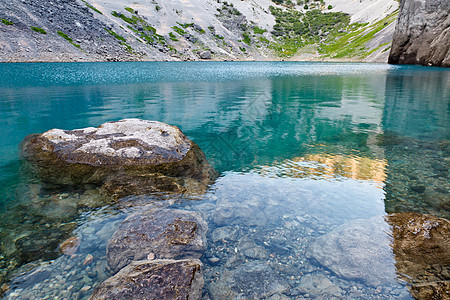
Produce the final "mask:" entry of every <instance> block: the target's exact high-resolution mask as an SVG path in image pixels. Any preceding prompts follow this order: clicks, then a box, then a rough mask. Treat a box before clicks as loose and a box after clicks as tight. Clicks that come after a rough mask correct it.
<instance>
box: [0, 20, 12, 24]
mask: <svg viewBox="0 0 450 300" xmlns="http://www.w3.org/2000/svg"><path fill="white" fill-rule="evenodd" d="M1 20H2V23H3V24H5V25H14V23H13V22H11V21H8V20H5V19H1Z"/></svg>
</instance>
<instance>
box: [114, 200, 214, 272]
mask: <svg viewBox="0 0 450 300" xmlns="http://www.w3.org/2000/svg"><path fill="white" fill-rule="evenodd" d="M207 230H208V225H207V224H206V222H205V221H204V220H203V219H202V218H201V216H200V214H199V213H197V212H190V211H183V210H176V209H151V210H148V211H145V212H142V213H136V214H133V215H130V216H129V217H127V218H126V219H125V220H124V221H123V222H122V224H121V225H120V226H119V228H118V229H117V231H116V232H115V233H114V234H113V236H112V237H111V239H110V240H109V242H108V246H107V251H106V256H107V260H108V265H109V266H110V267H111V269H112V270H113V271H118V270H120V269H121V268H123V267H125V266H126V265H128V264H129V263H130V262H132V261H134V260H142V259H145V258H147V257H148V256H149V255H151V256H154V257H156V258H166V259H179V258H199V257H201V255H202V251H204V250H205V248H206V232H207Z"/></svg>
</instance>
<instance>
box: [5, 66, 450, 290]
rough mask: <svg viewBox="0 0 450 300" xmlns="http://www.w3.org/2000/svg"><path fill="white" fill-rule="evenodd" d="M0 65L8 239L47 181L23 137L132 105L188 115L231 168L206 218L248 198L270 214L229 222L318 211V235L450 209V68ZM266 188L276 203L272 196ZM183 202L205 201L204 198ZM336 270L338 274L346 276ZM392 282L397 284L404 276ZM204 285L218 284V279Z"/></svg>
mask: <svg viewBox="0 0 450 300" xmlns="http://www.w3.org/2000/svg"><path fill="white" fill-rule="evenodd" d="M0 74H1V75H0V136H1V137H2V138H1V139H0V203H1V207H2V210H3V215H4V216H8V217H6V218H5V219H7V221H4V225H3V227H4V228H9V229H8V230H9V231H6V230H3V235H4V236H7V235H12V236H15V237H14V238H10V239H9V240H8V239H6V240H7V241H9V243H12V242H11V241H14V240H15V239H17V237H18V236H19V235H18V234H17V233H14V232H13V233H11V232H12V231H13V230H11V229H10V228H19V229H17V230H20V225H17V224H15V223H14V222H15V221H16V222H17V220H18V219H20V220H22V221H21V223H27V222H28V223H27V226H28V227H27V231H26V232H32V230H33V229H30V228H32V224H31V225H30V223H33V222H38V221H35V220H37V219H39V218H37V217H36V216H33V217H30V216H23V215H24V214H25V215H26V214H27V213H30V214H31V212H28V211H27V210H26V209H22V208H21V209H20V210H21V213H22V216H21V217H20V218H18V217H16V216H15V214H17V209H16V208H17V206H18V205H19V204H20V205H23V207H29V205H28V204H29V202H30V201H31V202H32V201H34V202H36V201H37V200H36V199H34V200H30V197H31V196H29V192H28V190H29V189H30V186H32V187H34V188H36V185H39V183H38V182H36V180H35V179H34V178H33V177H32V176H30V175H29V174H28V173H27V172H26V171H24V170H23V169H22V167H21V161H20V155H19V148H18V145H19V144H20V142H21V141H22V139H23V138H24V137H25V136H26V135H28V134H32V133H40V132H44V131H47V130H49V129H52V128H61V129H75V128H83V127H88V126H94V127H95V126H99V125H100V124H102V123H104V122H106V121H114V120H119V119H123V118H141V119H148V120H157V121H161V122H165V123H169V124H172V125H176V126H178V127H179V128H180V129H181V130H182V131H183V132H184V133H185V134H186V135H187V136H188V137H189V138H191V139H192V140H193V141H195V142H196V143H197V144H198V145H199V146H200V148H201V149H202V150H203V151H204V152H205V154H206V156H207V158H208V160H209V161H210V163H211V164H212V165H213V166H214V167H215V168H216V169H217V170H218V171H219V172H220V173H221V174H222V175H221V177H220V178H219V180H218V181H217V183H216V184H215V185H214V186H213V187H212V188H211V190H210V191H209V192H208V194H207V195H206V196H205V202H204V203H203V204H204V207H209V208H208V209H206V210H207V211H208V212H209V213H210V217H208V218H209V219H208V220H207V221H208V223H209V224H210V225H209V226H210V231H213V230H214V229H215V228H218V227H220V226H223V225H224V224H220V222H218V221H217V214H218V213H219V211H220V208H221V207H223V206H226V207H228V208H229V207H232V208H234V209H236V210H242V209H248V207H247V206H245V203H253V202H252V201H256V203H257V206H258V207H259V206H263V208H261V210H258V211H257V212H255V216H259V218H262V219H264V218H268V219H271V221H273V222H266V221H264V222H262V223H261V222H260V223H258V222H259V221H258V220H256V221H255V220H252V218H247V219H246V218H244V216H239V215H237V216H236V218H234V219H230V220H227V222H228V223H229V224H234V225H236V226H243V227H245V226H249V228H252V226H257V228H266V229H265V230H266V231H265V232H267V231H270V230H278V229H279V228H288V229H289V230H294V229H292V228H289V226H290V225H289V226H287V227H286V226H285V225H286V224H287V223H286V222H288V223H289V224H292V222H293V221H292V220H290V219H289V218H291V217H295V213H294V212H298V213H304V214H305V215H307V216H309V217H311V218H313V219H314V220H315V222H317V224H319V225H317V226H318V227H317V228H318V229H317V228H316V229H317V232H316V233H315V235H316V236H320V235H321V234H325V233H327V232H329V231H331V230H332V229H334V228H336V227H337V226H340V225H342V224H345V223H346V222H348V221H351V220H354V219H368V218H370V217H373V216H378V215H384V214H386V213H390V212H404V211H418V212H422V213H433V214H435V215H437V216H440V217H446V218H448V217H449V216H450V214H449V209H450V207H449V197H448V191H449V186H448V163H449V147H450V146H449V142H448V141H449V139H450V121H449V115H450V72H449V71H448V70H447V69H439V68H425V67H416V66H391V65H384V64H358V63H352V64H349V63H297V62H292V63H291V62H267V63H265V62H264V63H262V62H261V63H254V62H252V63H247V62H239V63H238V62H224V63H222V62H208V63H203V62H201V63H199V62H195V63H189V62H186V63H163V62H149V63H70V64H63V63H51V64H1V65H0ZM404 174H414V176H410V177H405V176H403V175H404ZM422 186H426V189H425V192H423V191H421V188H420V187H422ZM417 187H419V188H417ZM418 190H419V191H421V192H420V193H419V192H417V191H418ZM60 192H61V191H60ZM303 195H307V196H303ZM255 198H257V199H259V200H255ZM224 199H225V200H224ZM430 199H433V200H430ZM270 201H272V202H273V203H275V204H274V205H272V206H270V205H269V204H267V205H265V204H264V203H266V202H270ZM34 202H33V203H34ZM242 203H244V204H242ZM207 204H208V205H209V206H208V205H207ZM177 205H178V206H180V207H183V208H185V209H194V210H201V209H202V208H201V207H197V208H196V205H199V204H198V203H197V202H196V204H191V203H187V204H177ZM242 205H243V206H242ZM250 206H251V205H250ZM265 206H267V207H265ZM269 207H270V210H271V211H270V212H267V211H265V209H269ZM35 213H36V212H35V211H33V214H35ZM91 213H92V212H90V211H88V210H83V211H79V210H77V211H71V214H69V215H70V216H71V218H73V219H74V220H75V221H77V222H78V223H77V228H78V229H76V230H82V228H85V227H89V224H90V223H89V222H90V221H86V220H92V218H93V219H94V221H93V222H98V220H100V219H101V220H103V219H102V218H106V219H108V216H112V215H113V213H108V212H102V214H100V215H101V217H100V216H99V217H98V218H99V219H98V220H97V219H96V217H95V214H94V215H92V216H91V215H89V217H86V214H91ZM103 213H104V214H106V217H105V215H104V214H103ZM55 214H57V213H55ZM292 214H293V215H292ZM89 218H91V219H89ZM277 218H279V220H281V221H283V220H284V221H283V222H285V223H283V224H284V225H283V224H281V223H280V222H281V221H280V222H278V221H274V220H275V219H277ZM302 218H303V217H302ZM23 220H26V221H23ZM49 220H56V219H55V218H54V219H51V218H50V219H49ZM114 220H115V219H114ZM289 220H290V221H289ZM297 220H298V218H297ZM8 222H9V223H8ZM48 222H50V221H48ZM55 222H60V223H61V222H62V223H64V224H65V223H67V222H69V221H68V220H64V221H61V220H59V221H58V220H56V221H55ZM105 222H106V221H105ZM296 222H297V221H296ZM297 223H298V222H297ZM300 223H301V222H300ZM58 224H59V223H58ZM280 224H281V225H280ZM305 224H306V223H305ZM39 226H42V224H36V227H39ZM47 226H53V225H51V224H50V225H48V224H47ZM83 226H85V227H83ZM258 226H259V227H258ZM264 226H266V227H264ZM280 226H281V227H280ZM283 226H284V227H283ZM80 228H81V229H80ZM258 230H259V229H258ZM75 232H80V231H75ZM80 234H82V233H80ZM22 235H23V234H22ZM262 235H264V234H263V233H262ZM313 235H314V234H313ZM308 241H309V240H308ZM305 243H306V241H305ZM2 247H3V248H2V249H1V250H2V253H3V255H2V257H3V258H4V261H3V262H2V263H1V264H0V268H5V269H6V268H7V265H8V262H7V259H12V257H14V251H16V250H17V249H14V246H13V245H11V244H5V242H3V245H2ZM101 247H102V246H99V247H98V249H97V250H96V251H99V253H100V252H101ZM214 247H215V246H214V243H211V249H209V250H208V251H209V252H208V255H210V256H215V254H214V253H213V252H214V251H215V250H214V249H215V248H214ZM288 248H289V247H288ZM99 249H100V250H99ZM86 251H87V250H86ZM90 251H93V250H90ZM208 255H207V256H208ZM299 255H300V254H299ZM207 256H206V257H207ZM39 258H40V257H36V260H37V259H39ZM206 264H207V262H206ZM315 264H316V265H317V263H315ZM16 265H17V266H18V265H20V263H19V264H17V263H16ZM311 265H314V263H311ZM222 267H223V266H222V265H219V266H211V268H212V269H214V270H216V268H217V270H220V268H222ZM207 269H208V268H207ZM314 272H319V271H317V270H315V271H314ZM324 272H325V271H324ZM326 272H328V271H326ZM326 272H325V273H323V274H327V273H326ZM207 274H209V273H208V272H207ZM324 276H328V275H324ZM329 278H331V281H332V282H333V283H335V284H338V281H340V280H342V278H339V276H337V277H336V275H329ZM96 280H97V281H98V280H99V279H98V278H97V279H93V281H94V282H96ZM211 280H212V279H211ZM289 280H291V279H289ZM344 280H346V279H344ZM206 282H208V277H207V280H206ZM24 284H25V286H26V283H24ZM296 284H300V283H295V280H294V282H293V283H292V284H291V283H290V285H291V286H295V285H296ZM342 284H343V286H346V284H347V285H348V286H350V288H349V290H348V291H347V290H346V289H345V288H344V287H342V286H341V290H342V293H341V296H343V297H345V296H346V295H347V296H352V295H353V294H351V293H352V290H351V289H352V285H353V283H342ZM91 285H92V284H91ZM211 289H213V288H211ZM19 290H20V289H19ZM25 290H26V288H25ZM361 290H364V291H363V294H362V296H361V297H362V298H364V297H365V296H369V297H372V296H373V294H370V293H372V292H371V291H372V290H371V289H370V288H367V289H363V288H361ZM391 292H392V294H389V295H391V296H398V294H400V293H401V290H400V289H398V291H397V289H396V288H392V289H391ZM397 292H398V293H397ZM205 293H210V294H211V293H213V292H212V291H210V290H209V289H208V284H205ZM346 293H347V294H346ZM373 293H376V290H375V291H373ZM395 293H397V294H395ZM18 294H19V295H20V293H18ZM285 294H286V295H288V296H289V295H291V296H292V295H293V294H292V293H291V294H289V291H287V292H286V293H285ZM87 295H88V293H87V294H86V295H85V296H86V297H87ZM309 295H310V296H311V297H313V296H314V294H311V293H309ZM355 295H356V294H355ZM355 295H353V296H354V297H357V296H355ZM389 295H388V296H389ZM316 296H317V295H316ZM319 296H320V295H319ZM292 297H294V296H292ZM19 298H20V296H19ZM313 298H314V297H313ZM387 298H389V297H387Z"/></svg>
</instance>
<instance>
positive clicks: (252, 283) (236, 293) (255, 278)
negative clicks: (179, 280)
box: [208, 261, 289, 300]
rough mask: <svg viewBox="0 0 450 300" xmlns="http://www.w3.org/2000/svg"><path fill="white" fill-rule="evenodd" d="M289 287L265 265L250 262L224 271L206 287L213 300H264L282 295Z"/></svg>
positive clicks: (259, 262)
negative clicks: (274, 295)
mask: <svg viewBox="0 0 450 300" xmlns="http://www.w3.org/2000/svg"><path fill="white" fill-rule="evenodd" d="M288 288H289V285H288V284H287V283H286V282H285V281H284V280H283V278H282V277H281V276H280V275H279V274H278V273H277V272H275V271H274V270H273V269H272V268H271V267H270V266H269V265H268V264H267V263H265V262H262V261H250V262H247V263H244V264H241V265H240V266H239V267H237V268H236V269H234V270H224V271H223V272H222V274H221V275H220V278H219V280H217V281H215V282H213V283H211V284H210V285H209V287H208V289H209V292H210V295H211V297H212V299H213V300H221V299H265V298H266V297H269V296H271V295H273V294H275V293H283V292H285V291H286V290H287V289H288Z"/></svg>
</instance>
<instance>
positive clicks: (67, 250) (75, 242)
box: [59, 236, 80, 255]
mask: <svg viewBox="0 0 450 300" xmlns="http://www.w3.org/2000/svg"><path fill="white" fill-rule="evenodd" d="M78 247H80V238H78V237H76V236H73V237H71V238H68V239H67V240H65V241H64V242H62V243H61V245H59V250H60V251H61V253H62V254H65V255H73V254H75V252H77V250H78Z"/></svg>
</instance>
